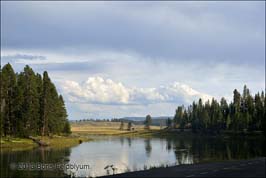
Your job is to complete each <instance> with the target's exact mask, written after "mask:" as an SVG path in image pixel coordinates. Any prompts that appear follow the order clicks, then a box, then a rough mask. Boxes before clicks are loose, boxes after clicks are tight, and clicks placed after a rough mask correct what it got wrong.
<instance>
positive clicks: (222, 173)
mask: <svg viewBox="0 0 266 178" xmlns="http://www.w3.org/2000/svg"><path fill="white" fill-rule="evenodd" d="M265 161H266V157H260V158H254V159H249V160H230V161H222V162H213V163H196V164H191V165H178V166H171V167H164V168H152V169H149V170H142V171H135V172H127V173H121V174H115V175H108V176H101V178H112V177H265Z"/></svg>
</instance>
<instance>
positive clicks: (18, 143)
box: [0, 136, 93, 151]
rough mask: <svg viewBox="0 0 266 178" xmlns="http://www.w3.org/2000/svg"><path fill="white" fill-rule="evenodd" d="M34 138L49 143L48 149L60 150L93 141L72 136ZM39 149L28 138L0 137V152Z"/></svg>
mask: <svg viewBox="0 0 266 178" xmlns="http://www.w3.org/2000/svg"><path fill="white" fill-rule="evenodd" d="M36 138H40V139H41V140H42V141H44V142H45V143H49V146H47V147H50V148H54V149H62V148H68V147H73V146H76V145H79V144H80V141H81V142H88V141H92V140H93V139H91V138H87V137H81V136H78V137H74V136H53V137H48V136H44V137H41V136H37V137H36ZM38 147H40V146H39V145H38V144H37V143H35V142H34V141H33V140H32V139H30V138H20V137H9V138H7V137H1V145H0V148H1V151H5V150H11V151H23V150H28V149H34V148H38Z"/></svg>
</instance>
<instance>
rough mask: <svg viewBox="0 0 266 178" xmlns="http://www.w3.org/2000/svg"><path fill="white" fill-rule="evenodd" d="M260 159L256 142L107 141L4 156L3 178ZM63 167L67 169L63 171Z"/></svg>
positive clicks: (87, 174)
mask: <svg viewBox="0 0 266 178" xmlns="http://www.w3.org/2000/svg"><path fill="white" fill-rule="evenodd" d="M262 155H263V140H262V139H257V138H245V137H235V138H216V137H201V136H195V137H188V138H187V137H174V138H173V137H165V138H155V137H154V138H136V137H134V138H127V137H104V138H101V139H96V140H95V141H91V142H85V143H82V144H80V145H78V146H75V147H72V148H66V149H61V150H56V149H51V148H36V149H33V150H25V151H11V150H10V151H8V150H4V151H3V150H2V151H1V177H55V176H57V177H60V176H65V175H66V174H67V175H75V176H76V177H80V176H82V177H97V176H102V175H107V174H113V173H123V172H128V171H136V170H144V169H149V168H151V167H160V166H172V165H180V164H195V163H199V162H214V161H222V160H233V159H250V158H255V157H260V156H262ZM61 165H64V166H65V167H64V169H63V168H62V167H59V166H61ZM23 166H24V167H23ZM38 166H39V167H38ZM49 166H50V167H49ZM51 166H54V167H51ZM55 166H57V167H56V168H55ZM71 166H72V167H71ZM36 169H37V170H36ZM42 169H43V170H42Z"/></svg>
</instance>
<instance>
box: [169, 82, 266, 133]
mask: <svg viewBox="0 0 266 178" xmlns="http://www.w3.org/2000/svg"><path fill="white" fill-rule="evenodd" d="M265 102H266V98H265V96H264V92H263V91H262V92H261V93H259V92H258V93H256V94H255V96H252V95H251V93H250V90H249V89H248V88H247V86H246V85H245V86H244V89H243V93H242V95H241V94H240V92H239V91H237V90H236V89H235V90H234V91H233V101H232V102H230V103H228V102H227V101H226V99H225V98H224V97H223V98H221V100H220V102H218V101H217V100H215V99H214V98H213V99H212V100H211V102H210V101H209V100H208V101H207V102H205V103H203V101H202V99H199V100H198V102H193V103H192V104H191V105H189V106H188V107H187V108H185V107H184V106H178V107H177V109H176V113H175V116H174V118H173V125H174V127H176V128H177V127H178V128H180V129H185V128H192V130H193V131H194V132H197V131H202V132H219V131H221V130H234V131H259V130H260V131H264V130H265V125H266V112H265ZM171 124H172V121H171V120H170V119H168V120H167V125H168V126H170V125H171Z"/></svg>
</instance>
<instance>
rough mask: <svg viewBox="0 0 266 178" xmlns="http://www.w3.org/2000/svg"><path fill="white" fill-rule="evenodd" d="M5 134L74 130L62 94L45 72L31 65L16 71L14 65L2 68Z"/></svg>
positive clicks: (0, 81)
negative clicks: (39, 71) (36, 70)
mask: <svg viewBox="0 0 266 178" xmlns="http://www.w3.org/2000/svg"><path fill="white" fill-rule="evenodd" d="M0 87H1V88H0V91H1V93H0V101H1V102H0V104H1V107H0V109H1V114H0V117H1V118H0V126H1V127H0V133H1V136H2V135H4V136H29V135H49V134H60V133H70V124H69V122H68V120H67V111H66V107H65V103H64V99H63V97H62V95H60V94H58V92H57V90H56V87H55V85H54V84H53V82H52V81H51V79H50V78H49V76H48V72H47V71H45V72H44V73H43V75H40V74H39V73H35V72H34V71H33V69H32V68H30V67H29V66H28V65H26V66H25V67H24V70H23V71H22V72H20V73H15V72H14V70H13V68H12V66H11V64H9V63H8V64H6V65H5V66H3V68H2V69H1V71H0Z"/></svg>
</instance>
